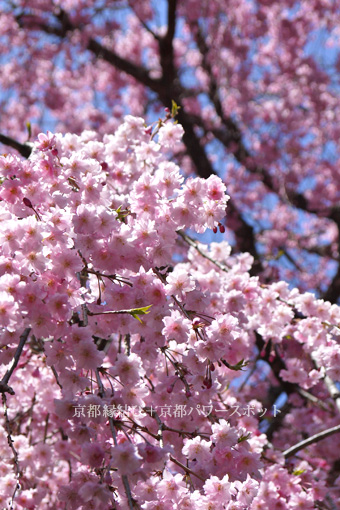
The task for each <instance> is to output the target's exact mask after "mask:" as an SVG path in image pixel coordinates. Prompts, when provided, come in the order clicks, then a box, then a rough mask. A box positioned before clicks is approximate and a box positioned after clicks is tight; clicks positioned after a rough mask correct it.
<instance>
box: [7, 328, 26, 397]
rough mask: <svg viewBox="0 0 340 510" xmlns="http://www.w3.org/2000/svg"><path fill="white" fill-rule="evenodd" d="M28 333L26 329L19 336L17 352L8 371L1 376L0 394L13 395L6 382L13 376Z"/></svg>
mask: <svg viewBox="0 0 340 510" xmlns="http://www.w3.org/2000/svg"><path fill="white" fill-rule="evenodd" d="M30 331H31V328H26V329H25V331H24V332H23V334H22V335H21V336H20V341H19V345H18V347H17V350H16V351H15V355H14V360H13V363H12V366H11V368H10V369H9V370H7V372H6V374H5V375H4V376H3V378H2V379H1V381H0V393H9V394H10V395H14V394H15V393H14V390H13V388H11V387H10V386H8V382H9V380H10V378H11V375H12V374H13V372H14V370H15V368H16V367H17V364H18V362H19V358H20V356H21V353H22V350H23V348H24V345H25V343H26V341H27V338H28V335H29V334H30Z"/></svg>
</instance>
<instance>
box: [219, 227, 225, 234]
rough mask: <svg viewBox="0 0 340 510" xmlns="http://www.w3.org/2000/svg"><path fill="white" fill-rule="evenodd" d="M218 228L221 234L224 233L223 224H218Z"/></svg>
mask: <svg viewBox="0 0 340 510" xmlns="http://www.w3.org/2000/svg"><path fill="white" fill-rule="evenodd" d="M219 228H220V232H221V234H224V232H225V226H224V225H219Z"/></svg>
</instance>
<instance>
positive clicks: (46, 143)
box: [36, 131, 56, 152]
mask: <svg viewBox="0 0 340 510" xmlns="http://www.w3.org/2000/svg"><path fill="white" fill-rule="evenodd" d="M38 140H39V142H36V147H37V149H39V150H41V151H43V152H45V151H47V150H49V149H52V148H53V146H54V145H55V143H56V138H55V135H53V134H52V133H51V132H50V131H47V133H46V135H45V134H44V133H39V135H38Z"/></svg>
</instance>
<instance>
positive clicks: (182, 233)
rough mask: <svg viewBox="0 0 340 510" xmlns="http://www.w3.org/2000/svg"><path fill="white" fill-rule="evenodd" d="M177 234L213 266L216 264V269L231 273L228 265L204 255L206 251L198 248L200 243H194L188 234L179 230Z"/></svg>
mask: <svg viewBox="0 0 340 510" xmlns="http://www.w3.org/2000/svg"><path fill="white" fill-rule="evenodd" d="M177 234H178V235H180V236H181V237H182V239H184V241H185V242H186V243H187V244H189V246H192V247H193V248H195V250H196V251H197V252H198V253H199V254H200V255H201V256H202V257H203V258H205V259H207V260H209V261H210V262H211V263H212V264H214V265H215V266H216V267H218V268H219V269H221V271H224V272H225V273H228V272H229V267H228V266H227V265H226V264H221V263H220V262H218V261H217V260H215V259H213V258H212V257H209V255H207V254H206V253H204V251H202V250H201V248H199V246H198V243H197V242H196V241H194V239H192V238H191V237H190V236H188V235H187V234H185V233H184V232H183V231H182V230H177Z"/></svg>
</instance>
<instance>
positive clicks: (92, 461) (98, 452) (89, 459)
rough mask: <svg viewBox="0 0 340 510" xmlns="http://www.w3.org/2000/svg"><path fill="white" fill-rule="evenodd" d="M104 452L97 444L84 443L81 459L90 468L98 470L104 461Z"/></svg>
mask: <svg viewBox="0 0 340 510" xmlns="http://www.w3.org/2000/svg"><path fill="white" fill-rule="evenodd" d="M104 456H105V452H104V450H103V448H102V447H101V445H100V444H99V443H84V444H83V447H82V451H81V458H82V460H83V462H84V463H85V464H88V465H89V466H91V467H92V468H99V467H100V466H101V465H102V462H103V460H104Z"/></svg>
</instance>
